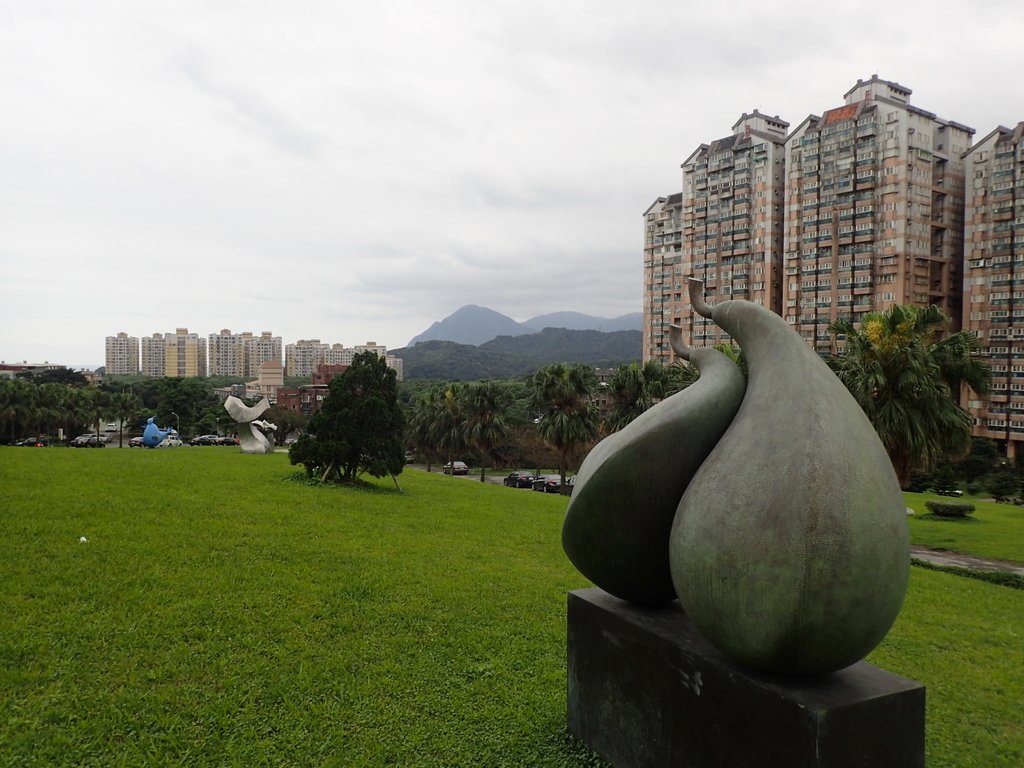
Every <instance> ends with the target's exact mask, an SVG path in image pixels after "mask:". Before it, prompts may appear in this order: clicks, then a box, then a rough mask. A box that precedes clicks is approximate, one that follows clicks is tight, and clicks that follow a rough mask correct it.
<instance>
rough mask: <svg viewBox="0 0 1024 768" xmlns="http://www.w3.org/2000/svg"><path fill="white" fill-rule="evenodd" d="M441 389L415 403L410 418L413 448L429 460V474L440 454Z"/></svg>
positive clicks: (425, 394)
mask: <svg viewBox="0 0 1024 768" xmlns="http://www.w3.org/2000/svg"><path fill="white" fill-rule="evenodd" d="M441 393H442V390H440V389H431V390H430V391H428V392H425V393H424V394H423V395H422V396H421V397H420V398H419V399H418V400H416V401H415V402H414V403H413V407H412V415H411V416H410V418H409V421H408V424H409V431H408V437H409V442H410V443H411V444H412V447H413V448H415V449H416V450H417V451H419V452H420V453H422V454H423V457H424V458H425V459H426V460H427V472H429V471H430V465H431V463H432V462H433V460H434V459H435V457H436V456H438V455H440V454H439V448H438V430H437V427H436V423H437V419H438V416H439V414H440V401H441Z"/></svg>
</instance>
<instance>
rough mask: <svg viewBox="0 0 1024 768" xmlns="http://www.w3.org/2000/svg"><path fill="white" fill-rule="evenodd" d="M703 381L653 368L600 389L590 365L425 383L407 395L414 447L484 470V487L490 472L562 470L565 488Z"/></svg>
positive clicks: (679, 370) (616, 376)
mask: <svg viewBox="0 0 1024 768" xmlns="http://www.w3.org/2000/svg"><path fill="white" fill-rule="evenodd" d="M695 379H696V375H695V374H694V373H693V372H692V369H690V368H689V367H688V366H685V365H676V364H673V365H670V366H662V365H661V364H660V363H654V362H648V363H646V364H644V365H640V364H639V363H629V364H622V365H619V366H618V367H617V368H616V369H615V372H614V373H613V375H612V377H611V378H610V380H609V381H608V382H607V383H606V384H599V383H598V381H597V378H596V376H595V375H594V370H593V368H592V367H591V366H589V365H585V364H575V365H570V364H567V363H553V364H550V365H547V366H544V367H543V368H541V369H540V370H539V371H537V372H536V373H534V374H533V375H531V376H524V377H521V378H519V379H515V380H511V381H477V382H459V381H455V382H449V383H444V384H439V383H418V384H416V385H413V386H407V387H406V388H405V398H404V403H405V407H406V409H407V420H406V421H407V425H408V427H407V429H408V433H407V443H408V444H409V446H410V447H411V448H412V449H413V450H414V451H415V452H416V453H417V454H418V456H419V458H420V459H421V460H422V461H424V462H426V463H427V464H428V465H430V464H435V463H447V462H449V461H455V460H465V461H468V462H469V463H471V464H473V465H474V466H479V467H480V478H481V480H482V479H483V478H484V472H485V469H486V467H495V468H515V467H521V468H540V467H558V469H559V471H560V473H561V475H562V478H563V481H564V479H565V474H566V472H567V471H569V470H571V469H574V468H576V467H577V466H578V464H579V461H580V458H581V457H582V456H583V455H584V454H585V453H586V452H587V451H588V450H589V449H590V448H591V447H592V446H593V445H594V443H596V442H597V441H598V440H600V439H601V438H602V437H604V436H605V435H607V434H610V433H611V432H614V431H616V430H617V429H620V428H621V427H622V426H624V425H625V424H627V423H629V421H631V420H632V419H633V418H635V417H636V416H637V415H639V414H640V413H642V412H643V411H644V410H646V409H647V408H649V407H650V406H651V405H653V404H654V403H655V402H657V401H658V400H661V399H663V398H665V397H668V396H670V395H672V394H674V393H675V392H678V391H679V390H681V389H683V388H684V387H685V386H687V385H688V384H690V383H692V381H694V380H695ZM600 398H603V399H607V401H608V403H609V408H608V413H607V415H606V416H605V417H604V418H602V416H601V413H600V411H599V409H598V407H597V405H596V401H597V400H598V399H600ZM563 487H564V482H563Z"/></svg>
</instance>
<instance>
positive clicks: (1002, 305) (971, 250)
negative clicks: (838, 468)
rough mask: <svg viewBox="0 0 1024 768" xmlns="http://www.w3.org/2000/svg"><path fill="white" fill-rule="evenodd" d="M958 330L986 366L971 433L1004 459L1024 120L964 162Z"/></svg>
mask: <svg viewBox="0 0 1024 768" xmlns="http://www.w3.org/2000/svg"><path fill="white" fill-rule="evenodd" d="M964 159H965V175H966V179H967V193H966V221H965V239H966V246H965V250H966V254H965V269H964V328H965V329H967V330H970V331H971V332H973V333H974V334H976V335H977V337H978V340H979V341H980V342H981V344H982V347H983V348H984V349H985V351H986V353H987V355H988V359H989V364H990V365H991V366H992V391H991V393H990V395H989V397H988V398H986V399H980V398H977V397H976V396H975V395H973V394H972V395H970V398H971V399H969V400H968V409H969V410H970V412H971V415H972V416H973V417H974V424H975V428H974V434H975V435H976V436H979V437H988V438H991V439H995V440H999V441H1001V442H1003V443H1004V444H1005V446H1006V452H1007V455H1009V456H1011V457H1012V456H1015V455H1016V450H1017V444H1018V443H1020V442H1021V441H1024V122H1021V123H1018V124H1017V126H1016V128H1013V129H1010V128H1004V127H1002V126H1000V127H998V128H996V129H995V130H994V131H992V132H991V133H990V134H988V135H987V136H985V138H983V139H981V140H980V141H978V143H977V144H975V145H974V146H973V147H972V148H971V149H970V151H968V152H967V153H966V154H965V156H964Z"/></svg>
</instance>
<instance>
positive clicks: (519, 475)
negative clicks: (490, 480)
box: [502, 471, 533, 488]
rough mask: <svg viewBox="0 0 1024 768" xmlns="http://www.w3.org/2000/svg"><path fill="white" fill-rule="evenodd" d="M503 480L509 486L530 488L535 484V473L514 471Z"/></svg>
mask: <svg viewBox="0 0 1024 768" xmlns="http://www.w3.org/2000/svg"><path fill="white" fill-rule="evenodd" d="M502 482H503V483H504V484H505V485H506V486H508V487H509V488H529V487H531V486H532V484H533V475H531V474H530V473H529V472H518V471H517V472H513V473H512V474H510V475H509V476H508V477H506V478H505V479H504V480H502Z"/></svg>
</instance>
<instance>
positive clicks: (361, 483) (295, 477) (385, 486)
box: [285, 471, 403, 496]
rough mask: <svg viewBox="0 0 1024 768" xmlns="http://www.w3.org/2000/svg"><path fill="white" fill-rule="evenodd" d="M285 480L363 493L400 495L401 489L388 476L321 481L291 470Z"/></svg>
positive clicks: (312, 476)
mask: <svg viewBox="0 0 1024 768" xmlns="http://www.w3.org/2000/svg"><path fill="white" fill-rule="evenodd" d="M285 480H286V481H287V482H290V483H298V484H300V485H308V486H310V487H312V488H334V489H337V490H348V491H360V492H363V493H373V494H383V495H386V496H400V495H402V493H403V491H402V489H401V488H400V487H399V486H398V484H397V483H396V482H393V481H391V479H390V478H381V479H380V480H379V481H378V482H371V481H369V480H363V479H361V478H356V479H355V480H354V481H351V482H339V481H337V480H327V481H323V480H320V478H318V477H316V476H315V475H308V474H306V473H305V472H301V471H300V472H292V474H290V475H288V476H287V477H286V478H285Z"/></svg>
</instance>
